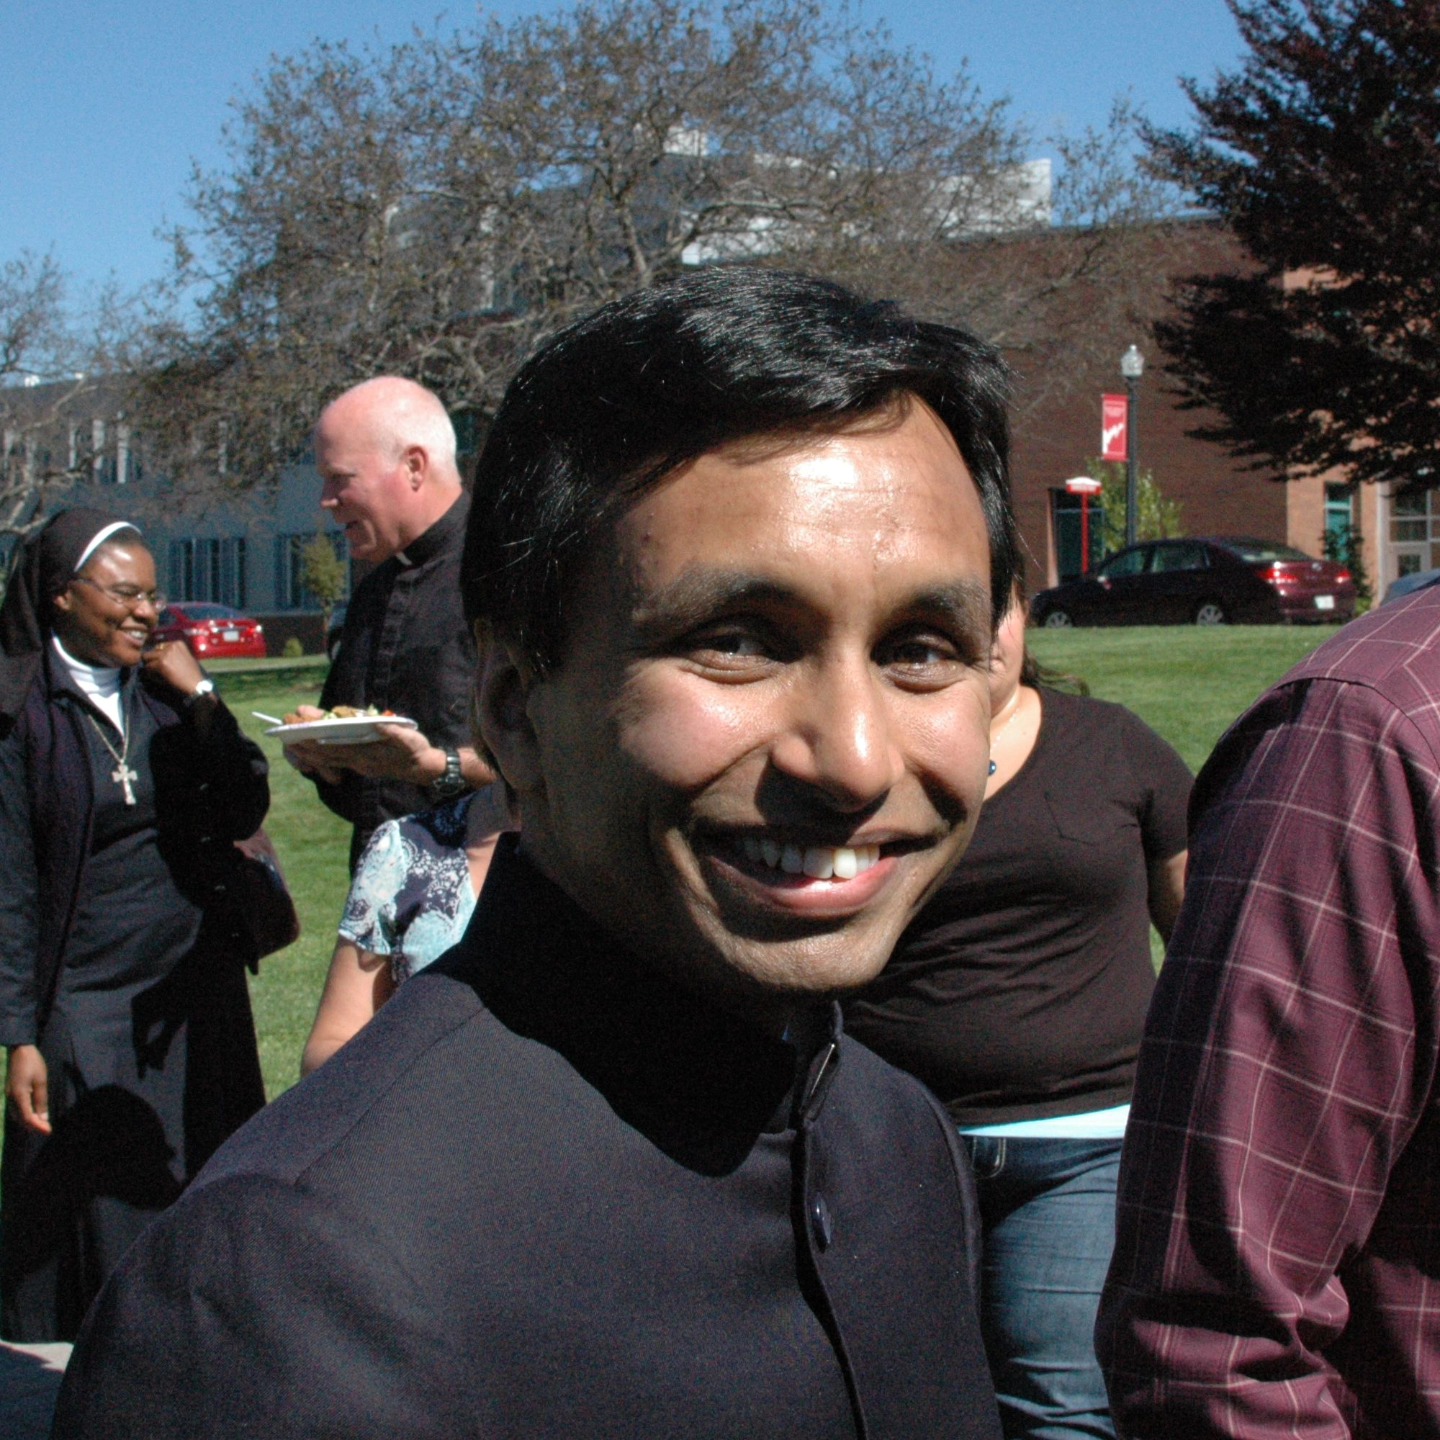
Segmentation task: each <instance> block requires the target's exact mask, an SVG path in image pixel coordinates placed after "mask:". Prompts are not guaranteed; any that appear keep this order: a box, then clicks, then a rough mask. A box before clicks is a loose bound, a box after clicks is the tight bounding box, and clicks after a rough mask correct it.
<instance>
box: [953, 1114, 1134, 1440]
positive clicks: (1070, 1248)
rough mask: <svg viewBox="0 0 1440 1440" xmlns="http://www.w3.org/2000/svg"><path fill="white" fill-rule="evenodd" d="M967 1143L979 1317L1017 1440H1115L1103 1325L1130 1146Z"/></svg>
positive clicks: (997, 1139)
mask: <svg viewBox="0 0 1440 1440" xmlns="http://www.w3.org/2000/svg"><path fill="white" fill-rule="evenodd" d="M961 1139H962V1140H964V1142H965V1146H966V1148H967V1149H968V1150H969V1152H970V1160H971V1163H972V1164H973V1166H974V1168H975V1179H976V1182H977V1186H978V1189H979V1192H980V1216H981V1221H982V1227H983V1228H982V1234H983V1246H984V1250H983V1255H982V1258H981V1283H980V1321H981V1327H982V1330H983V1332H984V1336H985V1352H986V1355H987V1357H988V1359H989V1361H990V1371H991V1374H992V1376H993V1377H994V1380H995V1391H996V1395H997V1397H998V1398H999V1401H1000V1420H1001V1424H1002V1426H1003V1427H1004V1431H1005V1437H1006V1440H1020V1437H1024V1440H1072V1437H1075V1436H1080V1435H1084V1436H1104V1437H1107V1440H1110V1437H1113V1436H1114V1434H1115V1428H1114V1426H1113V1425H1112V1424H1111V1423H1110V1408H1109V1402H1108V1400H1107V1398H1106V1395H1105V1382H1104V1380H1103V1379H1102V1378H1101V1375H1100V1366H1099V1364H1098V1362H1097V1361H1096V1359H1095V1343H1094V1339H1093V1331H1094V1328H1095V1309H1096V1306H1097V1305H1098V1304H1099V1301H1100V1287H1101V1286H1102V1285H1103V1284H1104V1282H1105V1272H1106V1270H1107V1269H1108V1268H1109V1265H1110V1252H1111V1250H1112V1248H1113V1247H1114V1243H1115V1183H1116V1180H1117V1178H1118V1176H1119V1171H1120V1141H1119V1140H1118V1139H1117V1140H1066V1139H1051V1138H1049V1137H1048V1136H1047V1137H1033V1138H1032V1137H1016V1136H1013V1135H1005V1136H999V1135H963V1136H961Z"/></svg>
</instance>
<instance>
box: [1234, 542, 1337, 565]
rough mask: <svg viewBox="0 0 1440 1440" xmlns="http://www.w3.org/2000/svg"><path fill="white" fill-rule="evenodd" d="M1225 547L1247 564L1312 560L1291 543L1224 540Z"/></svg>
mask: <svg viewBox="0 0 1440 1440" xmlns="http://www.w3.org/2000/svg"><path fill="white" fill-rule="evenodd" d="M1223 544H1224V546H1225V549H1227V550H1228V551H1230V553H1231V554H1232V555H1238V556H1239V557H1240V558H1241V559H1242V560H1243V561H1244V562H1245V563H1246V564H1247V565H1268V564H1270V563H1271V562H1272V561H1275V560H1312V559H1314V556H1312V555H1307V554H1306V553H1305V552H1304V551H1303V550H1297V549H1296V548H1295V547H1294V546H1293V545H1272V544H1271V543H1270V542H1269V541H1268V540H1226V541H1224V542H1223Z"/></svg>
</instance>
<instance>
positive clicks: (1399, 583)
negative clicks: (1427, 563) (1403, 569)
mask: <svg viewBox="0 0 1440 1440" xmlns="http://www.w3.org/2000/svg"><path fill="white" fill-rule="evenodd" d="M1432 585H1440V570H1415V571H1412V572H1411V573H1410V574H1409V575H1402V576H1401V577H1400V578H1399V579H1398V580H1392V581H1391V582H1390V586H1389V588H1388V589H1387V590H1386V591H1385V598H1384V599H1383V600H1382V601H1381V602H1380V603H1381V604H1382V605H1389V604H1390V603H1391V602H1392V601H1395V600H1403V599H1404V598H1405V597H1406V596H1407V595H1413V594H1414V593H1415V592H1416V591H1417V590H1428V589H1429V588H1430V587H1431V586H1432Z"/></svg>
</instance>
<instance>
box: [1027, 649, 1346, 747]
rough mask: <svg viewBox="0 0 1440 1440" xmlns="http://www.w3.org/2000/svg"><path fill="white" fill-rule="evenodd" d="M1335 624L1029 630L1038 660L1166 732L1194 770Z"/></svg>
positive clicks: (1033, 651)
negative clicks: (1257, 700) (1231, 727)
mask: <svg viewBox="0 0 1440 1440" xmlns="http://www.w3.org/2000/svg"><path fill="white" fill-rule="evenodd" d="M1334 633H1335V627H1334V626H1333V625H1295V626H1290V625H1216V626H1213V627H1194V626H1178V625H1177V626H1163V625H1136V626H1128V627H1125V628H1115V629H1104V630H1032V631H1031V632H1030V634H1029V637H1028V640H1029V645H1030V650H1031V653H1032V654H1033V655H1034V656H1035V658H1036V659H1037V660H1039V661H1040V662H1041V663H1042V664H1044V665H1048V666H1050V667H1051V668H1052V669H1054V670H1058V671H1062V672H1064V673H1065V674H1069V675H1077V676H1079V677H1080V678H1081V679H1082V680H1084V681H1085V682H1086V683H1087V684H1088V685H1089V686H1090V693H1091V694H1092V695H1095V696H1098V697H1099V698H1100V699H1102V700H1117V701H1119V703H1120V704H1122V705H1124V706H1126V707H1128V708H1129V709H1131V710H1133V711H1134V712H1135V713H1136V714H1137V715H1138V716H1139V717H1140V718H1141V719H1142V720H1144V721H1145V722H1146V724H1148V725H1149V726H1150V727H1151V728H1152V729H1153V730H1156V731H1158V732H1159V733H1160V734H1161V735H1163V736H1164V737H1165V738H1166V739H1167V740H1168V741H1169V742H1170V743H1171V744H1172V745H1173V746H1174V747H1175V748H1176V749H1177V750H1178V751H1179V752H1180V754H1181V755H1182V756H1184V758H1185V763H1186V764H1187V765H1189V766H1190V768H1191V769H1192V770H1198V769H1199V768H1200V766H1201V765H1202V764H1204V762H1205V759H1206V757H1207V756H1208V755H1209V754H1210V752H1211V750H1212V749H1214V747H1215V742H1216V741H1217V740H1218V739H1219V738H1220V736H1221V735H1223V734H1224V733H1225V730H1226V729H1227V727H1228V726H1229V725H1230V723H1231V722H1232V721H1233V720H1236V719H1238V718H1239V716H1240V714H1241V713H1242V712H1243V711H1244V710H1245V709H1246V708H1247V707H1248V706H1249V705H1250V703H1251V701H1253V700H1255V699H1256V698H1257V697H1258V696H1259V695H1260V694H1261V692H1262V691H1264V690H1265V689H1266V688H1267V687H1268V686H1270V685H1272V684H1274V682H1275V681H1276V680H1278V679H1279V678H1280V677H1281V676H1282V675H1283V674H1284V673H1285V672H1286V671H1287V670H1289V669H1290V667H1291V666H1292V665H1294V664H1295V663H1296V662H1297V661H1299V660H1301V659H1303V658H1304V657H1305V656H1306V655H1308V654H1309V653H1310V652H1311V651H1312V650H1313V649H1314V648H1315V647H1316V646H1317V645H1319V644H1321V643H1322V642H1323V641H1325V640H1328V639H1329V638H1330V636H1332V635H1333V634H1334Z"/></svg>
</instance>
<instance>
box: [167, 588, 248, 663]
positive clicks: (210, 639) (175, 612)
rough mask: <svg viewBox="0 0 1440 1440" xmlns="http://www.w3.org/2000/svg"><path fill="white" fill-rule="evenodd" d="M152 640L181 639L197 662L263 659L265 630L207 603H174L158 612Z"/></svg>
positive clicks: (244, 618) (191, 601)
mask: <svg viewBox="0 0 1440 1440" xmlns="http://www.w3.org/2000/svg"><path fill="white" fill-rule="evenodd" d="M155 639H156V640H157V641H158V640H183V641H184V642H185V643H186V644H187V645H188V646H189V647H190V650H191V653H192V654H193V655H194V656H195V658H196V659H197V660H247V659H253V660H263V659H264V658H265V655H266V653H267V652H266V649H265V631H264V630H263V629H262V628H261V626H260V622H259V621H258V620H252V619H250V617H249V616H248V615H242V614H241V613H240V612H239V611H238V610H232V609H231V608H230V607H229V606H228V605H215V604H212V603H211V602H210V601H208V600H177V601H176V602H175V603H174V604H173V605H167V606H166V607H165V608H164V609H163V610H162V611H161V612H160V623H159V624H158V625H156V627H155Z"/></svg>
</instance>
